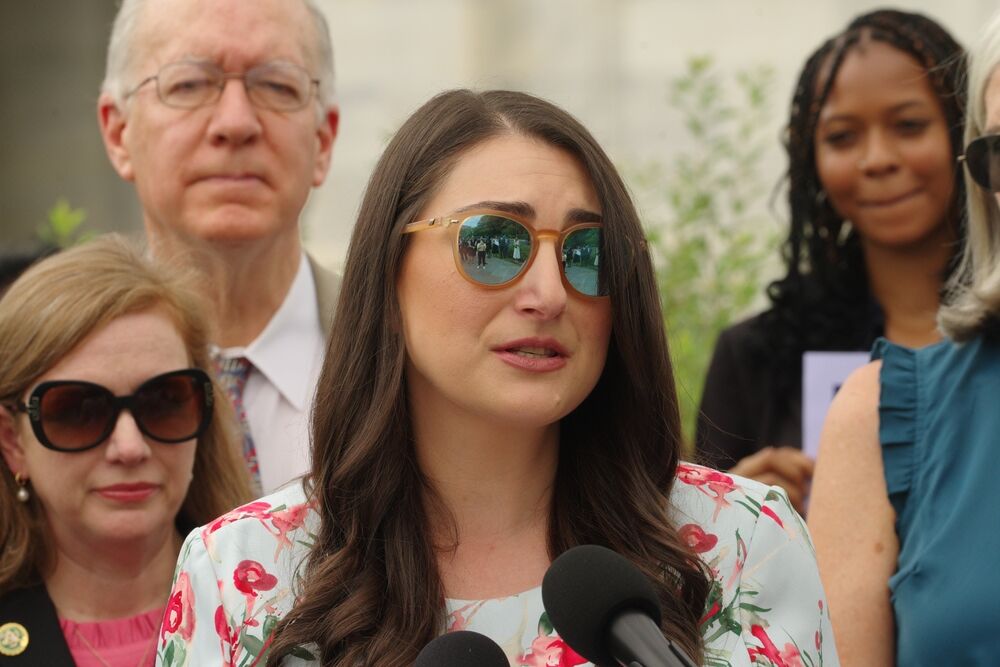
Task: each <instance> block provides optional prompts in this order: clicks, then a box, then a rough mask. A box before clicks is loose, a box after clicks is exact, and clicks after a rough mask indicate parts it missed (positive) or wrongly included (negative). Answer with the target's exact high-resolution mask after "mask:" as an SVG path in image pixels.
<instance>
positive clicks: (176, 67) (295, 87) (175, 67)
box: [127, 62, 319, 111]
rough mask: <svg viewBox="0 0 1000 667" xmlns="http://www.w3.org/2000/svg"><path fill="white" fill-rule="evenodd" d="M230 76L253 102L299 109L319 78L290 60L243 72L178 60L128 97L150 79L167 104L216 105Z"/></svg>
mask: <svg viewBox="0 0 1000 667" xmlns="http://www.w3.org/2000/svg"><path fill="white" fill-rule="evenodd" d="M229 79H241V80H242V81H243V85H244V87H245V88H246V91H247V97H248V98H249V99H250V102H251V103H252V104H253V105H254V106H256V107H258V108H261V109H270V110H272V111H298V110H299V109H302V108H304V107H305V106H306V105H307V104H309V100H310V99H311V98H312V95H313V87H314V86H318V85H319V79H313V78H312V77H311V76H310V75H309V72H307V71H306V70H304V69H303V68H301V67H299V66H298V65H293V64H291V63H282V62H276V63H267V64H264V65H258V66H257V67H253V68H251V69H248V70H247V71H246V72H244V73H243V74H234V73H231V72H223V71H222V70H221V69H219V68H218V67H216V66H215V65H213V64H211V63H204V62H179V63H171V64H169V65H164V66H163V67H161V68H160V71H159V72H157V73H156V74H155V75H153V76H150V77H147V78H145V79H143V80H142V81H140V82H139V85H137V86H136V87H135V88H133V89H132V90H131V91H129V93H128V95H127V96H131V95H134V94H135V93H136V91H138V90H139V89H140V88H142V87H143V86H145V85H146V84H147V83H149V82H150V81H155V82H156V94H157V95H158V96H159V98H160V101H161V102H163V103H164V104H166V105H167V106H168V107H175V108H177V109H196V108H198V107H201V106H205V105H208V104H215V103H216V102H218V101H219V98H220V97H222V91H223V89H224V88H225V87H226V82H227V81H228V80H229Z"/></svg>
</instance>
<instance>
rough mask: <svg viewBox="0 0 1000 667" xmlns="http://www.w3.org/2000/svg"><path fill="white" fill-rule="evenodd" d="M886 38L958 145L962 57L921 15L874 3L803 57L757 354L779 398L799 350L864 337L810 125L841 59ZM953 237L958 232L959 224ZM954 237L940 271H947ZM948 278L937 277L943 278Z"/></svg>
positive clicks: (856, 263)
mask: <svg viewBox="0 0 1000 667" xmlns="http://www.w3.org/2000/svg"><path fill="white" fill-rule="evenodd" d="M865 39H867V40H874V41H879V42H884V43H886V44H889V45H890V46H893V47H895V48H897V49H899V50H900V51H902V52H903V53H906V54H908V55H910V56H912V57H913V58H915V59H916V60H917V62H919V63H921V64H922V65H923V67H924V68H925V69H926V71H927V76H928V79H929V80H930V82H931V85H932V87H933V89H934V92H935V93H936V95H937V98H938V100H939V101H940V103H941V108H942V110H943V112H944V116H945V120H946V122H947V124H948V132H949V137H950V139H951V150H952V154H953V155H954V156H955V157H956V158H957V156H958V155H959V153H960V152H961V150H962V128H963V118H964V111H965V110H964V96H963V82H964V80H965V70H966V59H965V52H964V50H963V49H962V47H961V45H959V44H958V42H956V41H955V39H954V38H953V37H952V36H951V35H950V34H948V32H947V31H946V30H945V29H944V28H942V27H941V26H940V25H938V24H937V23H936V22H934V21H932V20H931V19H929V18H927V17H926V16H923V15H921V14H914V13H909V12H902V11H896V10H884V9H883V10H877V11H873V12H870V13H867V14H862V15H861V16H858V17H856V18H855V19H854V20H853V21H851V23H850V25H848V26H847V28H846V29H845V30H844V31H843V32H841V33H840V34H839V35H836V36H834V37H832V38H831V39H829V40H827V41H826V42H825V43H824V44H823V45H822V46H820V47H819V49H817V50H816V51H815V52H814V53H813V54H812V56H810V57H809V60H808V61H806V64H805V67H804V68H803V69H802V73H801V74H800V75H799V80H798V83H797V85H796V87H795V92H794V95H793V97H792V106H791V114H790V118H789V123H788V128H787V135H786V150H787V152H788V173H787V175H786V180H787V187H788V203H789V211H790V215H791V225H790V227H791V228H790V230H789V235H788V238H787V239H786V240H785V242H784V245H783V248H782V254H783V258H784V261H785V264H786V267H787V273H786V274H785V276H784V277H782V278H780V279H779V280H776V281H774V282H773V283H771V284H770V285H769V286H768V289H767V294H768V297H769V298H770V300H771V303H772V307H771V308H770V309H769V310H768V311H767V312H765V313H764V314H763V315H762V320H763V325H764V327H765V329H766V331H767V335H766V336H765V337H763V338H762V339H761V341H762V342H761V345H766V346H768V349H760V350H757V352H758V353H759V354H760V355H761V357H762V358H765V359H767V360H768V361H767V363H768V364H769V365H770V368H771V369H772V372H773V373H774V376H775V384H774V387H775V391H776V392H777V393H778V398H779V399H780V403H786V401H785V400H783V399H787V398H789V397H791V396H793V395H795V394H796V393H797V392H798V390H799V387H800V384H801V369H802V353H803V352H805V351H806V350H860V349H865V348H867V347H869V346H870V345H871V343H872V342H873V341H872V326H871V322H872V317H871V314H872V312H871V311H872V308H873V306H872V299H871V296H870V293H869V286H868V274H867V271H866V269H865V262H864V256H863V251H862V247H861V239H860V238H859V236H858V234H857V232H856V231H855V230H854V229H852V228H850V225H849V222H848V221H846V220H845V219H844V218H843V216H841V215H840V214H839V213H838V212H837V211H836V210H835V209H834V208H833V207H832V206H831V205H830V202H829V201H828V200H827V198H826V195H825V192H824V190H823V184H822V183H821V182H820V179H819V174H818V172H817V170H816V145H815V135H816V126H817V123H818V119H819V114H820V111H821V110H822V108H823V106H824V104H825V103H826V100H827V98H828V96H829V94H830V90H831V89H832V88H833V83H834V81H835V80H836V78H837V72H838V71H839V70H840V67H841V65H842V64H843V62H844V59H845V58H846V56H847V55H848V53H849V52H850V51H851V49H853V48H855V47H857V46H858V44H859V43H861V42H862V40H865ZM960 176H961V173H960V172H959V171H958V170H957V168H956V179H955V191H954V194H953V197H952V204H951V211H950V214H949V216H948V217H949V220H950V221H951V222H952V224H955V225H956V226H960V225H962V224H963V223H962V221H963V215H962V207H963V205H964V201H965V184H964V181H963V180H962V178H960ZM958 231H959V234H958V237H959V238H962V237H963V234H962V230H961V229H959V230H958ZM958 245H959V244H956V252H955V254H954V255H953V257H952V261H950V262H949V264H948V269H947V273H948V274H950V273H951V271H952V270H953V269H954V266H955V264H956V261H957V258H958V255H959V254H960V253H959V252H957V251H958V247H957V246H958ZM946 277H947V275H946V276H942V282H943V281H944V279H945V278H946Z"/></svg>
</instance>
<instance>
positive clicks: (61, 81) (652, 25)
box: [0, 0, 996, 414]
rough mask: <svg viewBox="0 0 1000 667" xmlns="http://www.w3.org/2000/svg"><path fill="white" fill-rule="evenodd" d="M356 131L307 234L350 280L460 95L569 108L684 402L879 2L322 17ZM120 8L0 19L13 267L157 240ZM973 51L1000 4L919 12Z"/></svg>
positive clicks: (323, 1) (773, 240)
mask: <svg viewBox="0 0 1000 667" xmlns="http://www.w3.org/2000/svg"><path fill="white" fill-rule="evenodd" d="M318 2H319V4H320V6H321V7H322V8H323V9H324V11H325V12H326V14H327V18H328V20H329V23H330V28H331V32H332V37H333V43H334V58H335V63H336V70H337V83H336V88H337V94H338V101H339V105H340V109H341V123H340V134H339V136H338V138H337V142H336V145H335V148H334V159H333V168H332V170H331V173H330V174H329V177H328V178H327V181H326V184H325V185H324V186H323V187H321V188H319V189H317V190H316V191H314V193H313V195H312V197H311V199H310V202H309V204H308V207H307V209H306V211H305V213H304V217H303V221H302V222H303V229H304V234H305V238H306V244H307V246H308V248H309V249H310V250H311V251H312V252H313V253H314V255H315V256H316V257H318V258H319V259H320V260H321V261H322V262H325V263H326V264H327V265H328V266H330V267H332V268H338V267H339V266H340V265H341V264H342V262H343V259H344V255H345V253H346V250H347V244H348V241H349V237H350V231H351V226H352V222H353V218H354V215H355V212H356V210H357V207H358V203H359V201H360V198H361V195H362V191H363V188H364V185H365V182H366V179H367V177H368V174H369V172H370V171H371V168H372V167H373V165H374V163H375V161H376V159H377V158H378V156H379V154H380V152H381V150H382V148H383V147H384V145H385V143H386V141H387V140H388V138H389V137H390V136H391V134H392V133H393V131H394V130H395V129H396V127H397V126H398V125H399V124H400V123H401V121H402V120H403V119H404V118H405V117H406V116H407V115H408V114H409V113H410V112H411V111H413V110H414V109H415V108H416V107H417V106H419V105H420V104H421V103H423V102H424V101H426V100H427V99H428V98H429V97H430V96H432V95H433V94H434V93H437V92H439V91H441V90H444V89H447V88H454V87H473V88H480V89H483V88H513V89H519V90H525V91H528V92H531V93H534V94H537V95H540V96H542V97H545V98H547V99H550V100H552V101H554V102H556V103H557V104H559V105H561V106H563V107H564V108H566V109H568V110H569V111H570V112H572V113H573V114H575V115H576V116H577V117H578V118H580V119H581V120H582V121H583V123H584V124H585V125H586V126H587V127H588V128H590V129H591V131H593V133H594V134H595V135H596V137H597V139H598V141H600V142H601V144H602V145H603V146H604V147H605V149H606V150H607V151H608V153H609V154H610V155H611V157H612V159H613V160H614V161H615V162H616V164H618V165H619V167H620V169H621V170H622V172H623V174H624V175H625V177H626V179H627V181H628V183H629V185H630V187H631V189H632V191H633V193H634V194H635V196H636V199H637V201H638V203H639V206H640V210H641V212H642V215H643V218H644V221H645V223H646V225H647V229H648V232H649V235H650V238H651V241H652V247H653V249H654V252H655V255H656V258H657V263H658V271H659V274H660V281H661V294H662V298H663V303H664V308H665V316H666V320H667V325H668V330H669V332H670V337H671V344H672V346H673V354H674V356H675V362H676V364H677V366H678V376H679V382H680V385H681V395H682V396H681V397H682V403H684V404H685V411H686V412H687V413H689V414H690V412H691V411H692V410H693V409H694V407H695V406H696V405H697V401H698V398H699V394H700V388H701V374H702V373H703V371H704V365H705V363H707V358H708V355H709V353H710V352H711V346H712V344H713V343H714V337H715V333H716V332H717V331H718V329H719V328H720V327H721V326H723V325H724V324H726V323H728V322H729V321H731V320H732V319H734V318H735V317H737V316H739V315H741V314H744V313H745V312H747V311H748V310H750V309H753V308H755V307H758V306H760V305H762V299H763V297H762V295H763V286H764V284H765V283H766V282H767V280H769V279H771V278H773V277H774V274H775V272H776V271H777V269H778V253H777V246H778V243H779V242H780V238H781V235H782V231H783V227H784V220H785V215H784V200H783V193H782V191H781V189H780V180H781V176H782V172H783V169H784V155H783V150H782V147H781V142H780V138H781V131H782V127H783V123H784V122H785V119H786V117H787V109H788V104H789V100H790V97H791V91H792V86H793V85H794V80H795V77H796V75H797V73H798V70H799V68H800V67H801V65H802V64H803V62H804V60H805V58H806V57H807V55H808V54H809V53H810V52H812V51H813V50H814V49H815V48H816V47H817V46H819V44H820V42H821V41H822V40H824V39H825V38H826V37H828V36H829V35H831V34H833V33H834V32H836V31H838V30H840V29H841V28H843V27H844V26H845V25H846V23H847V22H848V21H849V20H850V18H851V17H852V16H854V15H855V14H858V13H861V12H864V11H867V10H870V9H872V8H875V7H879V6H884V5H881V4H880V3H877V2H871V1H867V0H810V1H809V2H802V1H801V0H699V1H697V2H695V1H694V0H420V1H419V2H413V1H409V0H318ZM116 5H117V3H116V1H115V0H73V1H72V2H66V0H32V2H14V1H13V0H4V1H3V2H0V94H2V96H3V99H2V104H0V156H2V158H0V252H3V253H10V252H21V251H27V250H30V249H32V248H33V247H36V246H37V245H38V244H39V243H40V242H41V241H42V240H45V241H48V242H55V243H57V244H60V243H69V242H72V241H73V240H74V239H77V238H80V237H81V236H84V235H86V234H89V233H99V232H102V231H107V230H113V229H114V230H122V231H131V232H136V233H138V232H139V231H141V223H140V215H139V210H138V206H137V203H136V199H135V196H134V194H133V192H132V189H131V186H130V185H128V184H126V183H124V182H121V181H120V180H119V179H118V177H117V175H116V174H115V173H114V171H113V170H112V169H111V166H110V164H109V163H108V160H107V157H106V156H105V154H104V149H103V146H102V145H101V141H100V137H99V134H98V130H97V121H96V112H95V104H96V99H97V92H98V88H99V85H100V82H101V79H102V77H103V70H104V56H105V47H106V43H107V37H108V34H109V31H110V24H111V20H112V18H113V16H114V13H115V9H116ZM892 6H894V7H897V8H900V9H906V10H909V11H919V12H922V13H925V14H928V15H929V16H931V17H932V18H934V19H936V20H938V21H939V22H941V23H942V24H943V25H945V26H946V27H947V28H949V29H950V30H951V31H952V33H953V34H954V35H955V36H956V37H957V38H958V40H959V41H961V42H962V43H965V44H967V43H969V42H970V41H971V40H972V39H973V38H974V37H975V36H976V34H977V30H978V28H979V26H980V25H982V24H983V23H984V22H985V21H986V19H987V18H988V17H989V16H990V15H991V14H992V12H993V11H995V9H996V2H995V1H994V0H962V1H961V2H954V1H946V0H907V1H905V2H900V3H897V4H895V5H892Z"/></svg>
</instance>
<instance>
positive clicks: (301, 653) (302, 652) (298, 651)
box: [289, 646, 316, 661]
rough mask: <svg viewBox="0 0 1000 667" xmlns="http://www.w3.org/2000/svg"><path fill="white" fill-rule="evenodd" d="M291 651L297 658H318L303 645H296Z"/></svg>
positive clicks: (313, 659) (309, 659) (308, 659)
mask: <svg viewBox="0 0 1000 667" xmlns="http://www.w3.org/2000/svg"><path fill="white" fill-rule="evenodd" d="M289 653H291V654H292V655H294V656H295V657H296V658H299V659H300V660H306V661H315V660H316V656H314V655H313V654H312V653H310V652H309V651H307V650H306V649H304V648H303V647H301V646H296V647H295V648H293V649H292V650H291V651H289Z"/></svg>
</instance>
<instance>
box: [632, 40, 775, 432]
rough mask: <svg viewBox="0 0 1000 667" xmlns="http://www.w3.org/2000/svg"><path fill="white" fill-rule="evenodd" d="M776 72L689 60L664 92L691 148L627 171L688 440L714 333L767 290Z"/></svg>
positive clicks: (770, 258)
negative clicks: (766, 162) (767, 162)
mask: <svg viewBox="0 0 1000 667" xmlns="http://www.w3.org/2000/svg"><path fill="white" fill-rule="evenodd" d="M731 79H734V80H735V85H733V82H732V81H731ZM773 79H774V74H773V71H772V70H771V69H770V68H768V67H757V68H753V69H746V70H741V71H739V72H736V73H735V74H734V75H730V76H724V75H723V74H722V73H721V72H720V71H719V69H718V68H717V66H716V65H715V64H714V62H713V60H712V58H711V57H710V56H698V57H694V58H691V59H690V60H689V61H688V66H687V70H686V71H685V72H684V74H682V75H681V76H679V77H677V78H676V79H674V80H673V81H671V83H670V93H669V103H670V106H671V107H672V108H673V109H674V110H675V111H677V112H678V113H679V114H680V116H681V118H682V119H683V125H684V128H685V131H686V135H687V136H686V137H685V139H686V140H687V144H686V145H688V146H690V147H689V148H686V149H685V150H682V151H680V152H678V153H677V154H676V156H675V157H673V159H672V161H671V162H670V163H669V164H668V165H664V164H663V163H660V162H656V163H651V164H648V165H646V166H644V167H643V168H642V169H640V170H638V172H637V173H635V174H634V177H633V183H634V184H635V185H636V187H637V194H638V195H639V200H640V202H641V204H642V205H643V209H644V210H645V212H646V227H647V229H646V233H647V237H648V239H649V243H650V250H651V252H652V255H653V258H654V261H655V263H656V273H657V280H658V283H659V289H660V301H661V305H662V307H663V312H664V320H665V323H666V326H667V333H668V337H669V340H670V344H671V355H672V359H673V363H674V371H675V374H676V378H677V384H678V394H679V399H680V403H681V414H682V419H683V423H684V434H685V439H686V441H687V442H688V443H691V442H693V435H694V426H695V417H696V414H697V409H698V402H699V401H700V399H701V392H702V387H703V385H704V378H705V372H706V371H707V367H708V362H709V360H710V357H711V354H712V349H713V347H714V345H715V340H716V338H717V337H718V334H719V332H720V331H721V330H722V328H723V327H725V326H726V325H728V324H730V323H731V322H732V321H733V320H735V319H736V318H737V317H739V316H741V315H743V314H744V313H746V311H747V309H748V308H749V307H750V306H752V305H753V303H754V302H755V301H756V300H757V299H758V298H759V297H760V296H761V295H762V294H763V286H764V275H763V274H764V271H765V270H766V269H767V267H768V266H769V265H770V264H772V263H773V261H774V257H776V252H775V248H776V244H777V241H778V235H777V226H776V225H775V224H774V220H773V218H772V217H771V216H770V215H769V214H768V212H767V206H766V204H767V197H768V193H769V191H770V189H771V187H770V185H769V183H770V182H773V180H774V177H775V175H774V174H765V173H762V172H763V171H764V170H763V169H762V167H761V165H762V161H763V158H764V157H765V153H766V151H767V150H768V149H770V148H772V147H773V146H774V143H775V142H774V139H773V135H771V134H770V133H768V132H767V128H768V126H769V125H768V122H769V121H770V119H771V109H770V107H769V99H770V96H771V88H772V84H773Z"/></svg>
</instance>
